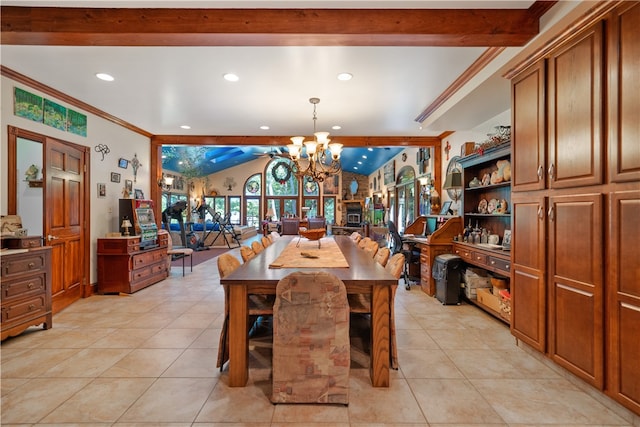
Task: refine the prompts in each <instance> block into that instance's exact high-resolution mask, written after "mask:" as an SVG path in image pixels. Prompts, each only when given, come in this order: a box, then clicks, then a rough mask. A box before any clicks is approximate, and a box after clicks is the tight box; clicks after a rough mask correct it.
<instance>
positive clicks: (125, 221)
mask: <svg viewBox="0 0 640 427" xmlns="http://www.w3.org/2000/svg"><path fill="white" fill-rule="evenodd" d="M128 227H133V224H131V221H129V220H128V219H123V220H122V228H128Z"/></svg>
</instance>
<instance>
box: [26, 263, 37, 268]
mask: <svg viewBox="0 0 640 427" xmlns="http://www.w3.org/2000/svg"><path fill="white" fill-rule="evenodd" d="M35 266H36V263H35V262H30V263H29V264H27V267H29V268H33V267H35Z"/></svg>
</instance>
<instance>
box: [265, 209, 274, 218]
mask: <svg viewBox="0 0 640 427" xmlns="http://www.w3.org/2000/svg"><path fill="white" fill-rule="evenodd" d="M266 216H267V221H271V220H272V219H273V217H274V216H276V213H275V211H274V210H273V208H269V209H267V215H266Z"/></svg>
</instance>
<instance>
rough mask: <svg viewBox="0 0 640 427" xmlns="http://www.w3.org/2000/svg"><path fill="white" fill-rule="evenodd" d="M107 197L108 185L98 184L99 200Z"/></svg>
mask: <svg viewBox="0 0 640 427" xmlns="http://www.w3.org/2000/svg"><path fill="white" fill-rule="evenodd" d="M105 197H107V184H103V183H99V184H98V198H99V199H103V198H105Z"/></svg>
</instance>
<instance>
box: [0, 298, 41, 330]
mask: <svg viewBox="0 0 640 427" xmlns="http://www.w3.org/2000/svg"><path fill="white" fill-rule="evenodd" d="M46 312H47V297H46V295H44V294H42V295H39V296H34V297H32V298H29V299H26V300H19V301H17V302H16V303H13V304H6V303H5V304H2V323H8V322H16V321H19V320H22V319H25V320H26V319H29V318H31V317H37V316H40V315H42V314H45V313H46Z"/></svg>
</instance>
